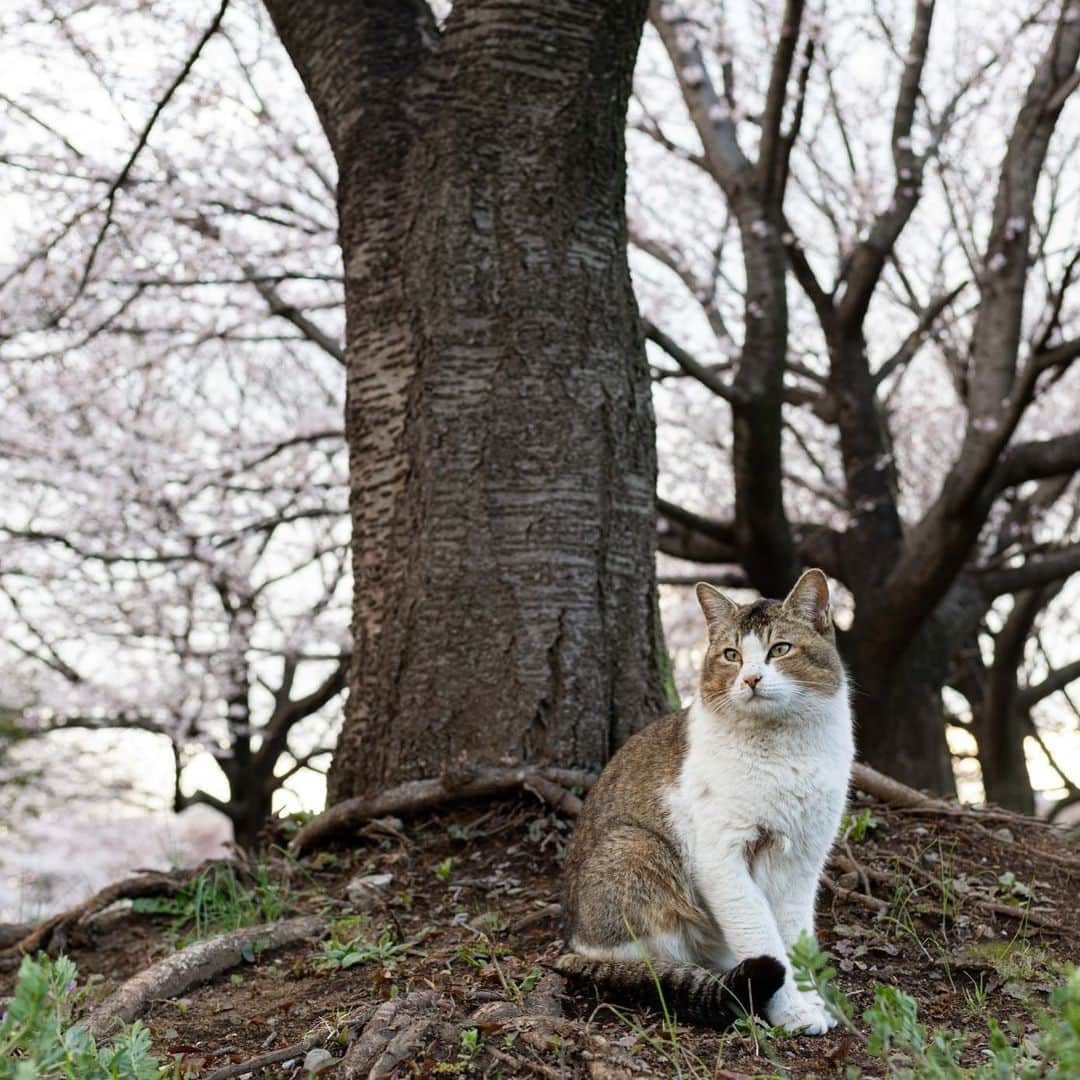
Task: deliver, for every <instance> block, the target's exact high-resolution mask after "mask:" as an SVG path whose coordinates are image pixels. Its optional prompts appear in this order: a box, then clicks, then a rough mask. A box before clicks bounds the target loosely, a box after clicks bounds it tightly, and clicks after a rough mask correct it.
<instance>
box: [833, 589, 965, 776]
mask: <svg viewBox="0 0 1080 1080" xmlns="http://www.w3.org/2000/svg"><path fill="white" fill-rule="evenodd" d="M860 603H861V606H860ZM985 610H986V598H985V597H984V596H983V594H982V592H981V591H980V589H979V586H978V584H977V582H976V581H975V580H974V579H973V578H971V577H970V576H967V575H965V576H961V577H960V578H958V579H957V580H956V581H955V582H954V583H953V586H952V588H951V589H949V591H948V592H947V593H946V594H945V596H944V598H943V599H942V600H941V601H940V602H939V604H938V606H937V608H936V609H935V610H934V612H933V614H932V615H931V617H930V618H929V619H927V620H925V621H924V622H923V624H922V625H921V627H920V628H919V630H918V631H917V632H916V634H915V636H914V638H912V640H911V641H910V642H909V643H908V645H907V648H906V649H904V651H903V652H901V653H900V654H899V655H898V656H897V655H895V654H893V653H892V652H891V651H890V650H888V649H881V648H879V647H878V645H879V642H880V640H881V626H880V622H879V619H878V617H877V612H876V609H875V607H874V604H873V599H872V594H871V596H870V597H869V598H868V599H866V600H863V601H861V602H860V601H858V600H857V602H856V610H855V625H854V626H853V627H852V630H851V632H850V634H849V635H848V636H847V638H846V640H845V641H844V642H843V643H842V647H843V651H844V652H845V656H846V659H847V661H848V664H849V667H850V670H851V674H852V680H853V683H854V694H853V697H852V702H853V705H854V707H855V716H856V743H857V746H858V752H859V755H860V757H862V759H863V760H864V761H866V762H868V763H869V764H871V765H873V766H874V767H875V768H876V769H880V770H881V771H882V772H884V773H886V774H887V775H889V776H894V777H896V778H897V779H898V780H902V781H903V782H904V783H906V784H910V785H912V786H913V787H917V788H925V789H926V790H929V791H932V792H934V793H935V794H937V795H953V794H955V793H956V780H955V777H954V776H953V770H952V755H951V754H950V753H949V746H948V743H947V741H946V738H945V717H944V712H943V709H944V706H943V704H942V697H941V693H942V690H943V688H944V687H945V686H946V684H947V683H948V681H949V676H950V673H951V663H952V661H953V658H954V656H955V653H956V647H957V642H967V641H969V640H973V639H974V635H975V633H976V630H977V628H978V626H979V620H980V619H981V617H982V615H983V613H984V612H985Z"/></svg>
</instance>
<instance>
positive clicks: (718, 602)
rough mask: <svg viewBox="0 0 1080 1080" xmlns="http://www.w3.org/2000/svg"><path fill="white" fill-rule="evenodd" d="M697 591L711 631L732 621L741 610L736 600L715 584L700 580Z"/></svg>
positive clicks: (696, 587)
mask: <svg viewBox="0 0 1080 1080" xmlns="http://www.w3.org/2000/svg"><path fill="white" fill-rule="evenodd" d="M694 591H695V592H696V593H697V599H698V603H699V604H700V605H701V610H702V611H703V612H704V613H705V622H706V623H707V624H708V626H709V632H710V633H712V630H713V628H714V627H716V626H720V625H722V624H727V623H730V622H731V620H732V619H733V618H734V617H735V612H736V611H738V610H739V605H738V604H736V603H735V601H734V600H729V599H728V598H727V597H726V596H725V595H724V594H723V593H722V592H721V591H720V590H719V589H717V588H716V587H715V586H713V585H707V584H706V583H705V582H704V581H699V582H698V583H697V585H696V586H695V588H694Z"/></svg>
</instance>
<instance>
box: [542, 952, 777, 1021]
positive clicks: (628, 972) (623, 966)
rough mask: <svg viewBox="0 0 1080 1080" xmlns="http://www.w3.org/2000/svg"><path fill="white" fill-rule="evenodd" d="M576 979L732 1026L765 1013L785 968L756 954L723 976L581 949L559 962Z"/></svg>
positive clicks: (682, 1016)
mask: <svg viewBox="0 0 1080 1080" xmlns="http://www.w3.org/2000/svg"><path fill="white" fill-rule="evenodd" d="M555 966H556V967H557V968H558V969H559V971H561V972H562V973H563V974H564V975H566V976H568V977H569V978H571V979H574V980H581V981H585V980H589V981H592V982H594V983H596V984H597V985H598V986H600V987H602V988H603V989H605V990H609V991H612V992H613V993H614V994H615V995H617V996H619V997H622V998H627V999H630V1000H633V1001H635V1002H640V1003H641V1004H644V1005H651V1006H654V1007H655V1006H656V1005H658V1004H659V1000H658V999H659V996H660V995H663V1003H664V1005H665V1006H666V1007H667V1009H668V1010H669V1011H670V1012H672V1013H674V1014H675V1015H676V1016H678V1018H679V1019H680V1020H683V1021H689V1022H691V1023H698V1024H709V1025H711V1026H712V1027H715V1028H726V1027H730V1026H731V1025H732V1024H733V1023H735V1021H736V1020H738V1019H739V1017H740V1016H743V1015H745V1014H746V1013H749V1012H761V1010H762V1009H763V1008H764V1007H765V1005H766V1004H767V1003H768V1001H769V999H770V998H771V997H772V996H773V994H775V993H776V991H777V990H779V989H780V987H781V985H782V984H783V982H784V966H783V964H781V963H780V961H779V960H775V959H773V957H771V956H755V957H753V958H752V959H750V960H744V961H743V962H742V963H741V964H739V965H738V967H735V968H732V969H731V971H726V972H724V973H723V974H722V975H718V974H716V973H715V972H712V971H707V970H705V968H700V967H695V966H694V965H693V964H672V963H668V962H665V961H658V960H654V961H650V962H649V963H648V964H646V963H645V962H644V961H643V960H590V959H588V958H587V957H584V956H579V955H578V954H577V953H567V954H566V955H565V956H560V957H559V959H558V961H557V962H556V965H555Z"/></svg>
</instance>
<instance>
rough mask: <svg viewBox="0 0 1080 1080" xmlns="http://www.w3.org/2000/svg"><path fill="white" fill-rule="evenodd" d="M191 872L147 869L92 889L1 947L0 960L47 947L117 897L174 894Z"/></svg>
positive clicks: (130, 897)
mask: <svg viewBox="0 0 1080 1080" xmlns="http://www.w3.org/2000/svg"><path fill="white" fill-rule="evenodd" d="M192 873H193V872H185V873H182V874H162V873H148V874H138V875H136V876H135V877H129V878H125V879H124V880H123V881H114V882H113V883H112V884H111V885H106V886H105V888H104V889H102V890H101V891H100V892H97V893H94V895H93V896H91V897H90V898H89V899H87V900H84V901H83V902H82V903H81V904H76V905H75V907H73V908H68V910H67V911H61V912H60V913H59V914H58V915H53V916H52V917H51V918H49V919H46V920H45V921H44V922H43V923H39V924H38V925H37V926H35V927H34V928H33V929H32V930H30V932H29V933H26V934H24V936H23V937H21V938H20V939H19V940H17V941H16V942H15V943H14V944H9V945H8V946H7V948H5V949H3V950H0V961H4V960H9V959H17V958H18V957H19V956H21V955H23V954H24V953H32V952H37V951H38V950H39V949H45V950H48V949H49V948H50V947H51V946H52V945H53V944H54V939H56V938H61V937H63V936H64V933H65V931H66V929H67V927H69V926H70V925H71V924H72V923H85V922H86V921H87V920H88V919H89V918H90V917H91V916H92V915H96V914H97V913H98V912H99V911H102V910H104V909H105V908H107V907H108V906H109V905H110V904H114V903H115V902H116V901H117V900H135V899H138V898H139V897H144V896H175V895H176V893H177V892H179V891H180V889H182V888H183V886H184V884H185V883H186V882H187V881H188V880H190V878H191V874H192Z"/></svg>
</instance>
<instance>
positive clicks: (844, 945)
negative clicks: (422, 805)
mask: <svg viewBox="0 0 1080 1080" xmlns="http://www.w3.org/2000/svg"><path fill="white" fill-rule="evenodd" d="M866 811H869V815H872V821H871V820H869V815H867V814H866V813H865V812H866ZM860 815H862V822H863V826H864V828H862V829H858V828H857V829H856V830H855V831H854V832H853V833H852V834H851V836H850V837H849V839H848V840H847V841H846V842H845V843H844V844H842V845H841V846H840V847H839V848H838V849H837V856H836V859H835V860H834V862H833V864H832V866H831V867H830V870H829V880H830V885H829V887H826V888H823V889H822V893H821V897H820V904H819V911H820V914H819V924H818V926H819V940H820V943H821V945H822V948H823V949H824V950H826V951H827V952H828V953H829V954H830V956H831V957H832V959H833V962H834V963H835V964H836V965H837V967H838V983H839V985H840V987H841V988H842V989H843V990H844V991H845V992H846V993H847V994H848V995H850V997H851V999H852V1000H853V1002H854V1003H855V1005H856V1016H857V1017H858V1016H861V1013H862V1011H863V1010H864V1009H865V1008H866V1007H867V1006H868V1005H869V1004H870V1002H871V1000H872V996H873V986H874V984H875V982H882V983H893V984H895V985H897V986H898V987H900V988H901V989H903V990H906V991H907V992H908V993H910V994H912V995H913V996H914V997H915V998H916V999H917V1001H918V1005H919V1016H920V1020H921V1021H922V1022H924V1023H926V1024H927V1025H928V1026H929V1027H930V1028H931V1029H936V1028H940V1027H947V1028H952V1029H956V1030H960V1031H963V1032H965V1033H967V1050H966V1054H967V1055H968V1057H969V1059H970V1063H972V1064H973V1063H975V1062H977V1061H978V1060H979V1059H980V1054H981V1051H982V1050H983V1048H984V1047H985V1044H986V1021H987V1020H988V1019H989V1018H991V1017H994V1018H996V1019H998V1020H999V1021H1001V1022H1002V1023H1003V1024H1004V1025H1006V1026H1009V1025H1012V1026H1013V1028H1014V1030H1015V1031H1017V1032H1021V1031H1023V1032H1030V1031H1034V1030H1035V1026H1036V1019H1037V1017H1038V1015H1039V1011H1040V1009H1041V1008H1042V1007H1043V1006H1044V1005H1045V1002H1046V997H1047V993H1048V991H1049V990H1050V989H1051V987H1052V986H1054V985H1056V984H1058V983H1059V982H1060V981H1061V976H1062V973H1063V971H1065V970H1066V968H1067V967H1068V966H1070V965H1074V964H1076V963H1078V962H1080V904H1078V901H1077V897H1078V896H1080V855H1078V852H1077V846H1076V845H1074V844H1070V843H1069V842H1068V841H1066V839H1065V838H1064V836H1063V835H1062V834H1061V833H1059V832H1056V831H1053V830H1051V829H1049V828H1048V827H1046V826H1042V825H1038V824H1035V823H1028V822H1025V821H1023V819H1014V820H1012V821H1009V822H1007V823H1002V821H1000V820H990V821H986V822H983V821H981V820H979V819H974V818H972V817H971V816H970V815H966V816H963V817H942V816H938V815H929V814H925V813H916V812H910V811H908V812H904V811H898V810H894V809H889V808H886V807H884V806H882V805H880V804H877V803H874V802H872V801H870V800H865V799H863V800H859V799H856V800H855V802H854V803H853V806H852V816H853V817H854V818H856V819H858V818H859V816H860ZM571 830H572V824H571V823H570V822H568V821H566V820H563V819H562V818H560V817H559V816H558V815H556V814H554V813H552V812H550V810H549V809H548V808H547V807H546V806H545V805H543V804H541V803H539V802H538V801H537V800H536V799H535V798H534V797H532V796H531V795H528V794H522V795H520V796H514V797H507V798H503V799H500V800H494V801H490V800H489V801H486V802H479V803H471V804H464V805H459V806H455V807H452V808H449V809H447V810H445V811H444V812H440V813H431V814H427V815H425V816H423V817H422V818H419V819H413V820H408V821H406V822H404V823H402V822H399V821H397V820H396V819H387V820H385V821H384V822H382V823H373V824H370V825H368V826H367V827H366V828H364V829H363V830H361V832H360V834H359V835H355V836H354V837H352V838H351V839H350V840H349V841H348V842H345V843H338V844H337V845H336V846H335V847H333V848H331V849H328V850H323V851H320V852H317V853H315V854H313V855H311V856H309V857H307V858H305V859H304V860H302V861H295V860H290V859H285V858H282V857H281V856H280V855H276V856H275V855H270V856H268V858H267V861H266V863H265V868H266V870H267V871H268V873H269V875H270V878H271V879H272V880H273V881H274V882H275V883H276V884H277V885H278V886H279V887H280V889H281V891H282V893H283V895H284V897H285V900H286V903H287V908H288V913H289V914H298V913H304V914H309V913H317V914H322V915H324V916H325V917H326V918H327V919H328V920H329V925H330V937H329V939H326V940H324V941H323V942H322V943H318V942H312V943H310V944H304V945H301V946H298V947H294V948H291V949H289V950H286V951H284V952H281V953H278V954H276V955H273V956H265V955H264V956H259V957H256V958H255V961H254V962H252V963H246V964H244V965H243V966H242V967H241V968H238V969H234V970H232V971H231V972H227V973H225V974H223V975H221V976H219V977H218V978H216V979H215V980H213V981H212V982H210V983H208V984H206V985H203V986H200V987H197V988H195V989H193V990H191V991H190V992H188V993H187V994H186V995H184V996H183V997H181V998H179V999H173V1000H162V1001H158V1002H156V1003H154V1004H153V1006H152V1008H151V1009H150V1011H149V1012H148V1014H147V1015H146V1016H145V1022H146V1023H147V1024H148V1026H149V1028H150V1029H151V1031H152V1033H153V1038H154V1044H155V1049H156V1050H157V1051H158V1052H159V1053H160V1054H170V1055H174V1056H176V1057H177V1058H178V1060H179V1062H180V1065H181V1067H182V1069H184V1070H187V1071H188V1074H189V1075H190V1076H192V1077H204V1078H207V1077H210V1076H211V1075H212V1074H213V1073H215V1071H218V1070H221V1069H225V1068H227V1067H228V1066H230V1065H236V1066H237V1069H236V1070H235V1071H234V1073H233V1074H234V1075H245V1074H246V1075H253V1076H255V1077H275V1078H281V1077H300V1076H304V1075H306V1073H305V1070H304V1067H303V1059H304V1054H303V1053H302V1052H301V1053H298V1054H297V1055H296V1056H294V1057H292V1058H291V1059H289V1060H287V1061H285V1062H278V1063H275V1064H274V1065H272V1066H269V1067H267V1068H265V1069H259V1070H256V1071H255V1072H251V1071H250V1070H245V1069H243V1068H240V1067H239V1066H240V1063H243V1062H246V1061H248V1060H249V1059H251V1058H253V1057H255V1056H256V1055H261V1054H266V1053H268V1052H271V1051H273V1050H276V1049H278V1048H281V1047H287V1046H289V1045H290V1044H293V1043H296V1042H298V1041H299V1040H301V1039H302V1038H303V1037H304V1035H305V1033H308V1032H312V1031H313V1030H315V1031H319V1030H322V1031H329V1030H331V1028H332V1027H333V1025H335V1024H337V1023H338V1022H339V1021H340V1019H341V1018H342V1016H343V1015H344V1014H346V1013H348V1012H350V1011H353V1010H359V1011H360V1013H361V1014H362V1015H363V1016H365V1017H366V1016H367V1015H368V1014H369V1013H370V1011H371V1010H372V1009H373V1008H374V1007H375V1006H377V1005H378V1004H379V1003H381V1002H385V1001H388V1000H390V999H391V998H400V997H401V996H402V995H406V994H408V993H409V992H410V991H417V990H431V991H436V992H437V995H438V997H437V999H434V1000H436V1001H437V1004H436V1005H435V1006H433V1008H434V1009H435V1014H436V1015H435V1018H436V1020H438V1023H435V1024H434V1025H428V1027H427V1028H424V1026H423V1025H419V1027H417V1028H416V1029H415V1030H414V1038H413V1045H405V1046H404V1051H403V1055H402V1057H401V1060H400V1063H399V1064H397V1066H396V1068H395V1069H394V1070H393V1075H397V1076H437V1075H463V1076H493V1077H495V1076H503V1077H511V1076H518V1075H522V1076H527V1075H536V1076H548V1077H556V1076H558V1077H562V1076H565V1077H578V1076H592V1077H611V1076H631V1075H639V1076H669V1075H683V1076H719V1077H729V1078H730V1077H733V1076H739V1075H749V1076H791V1077H811V1076H819V1077H831V1076H843V1075H844V1073H845V1069H846V1068H847V1067H848V1066H859V1067H861V1068H863V1069H864V1070H865V1075H870V1076H875V1075H882V1074H881V1072H880V1071H879V1070H880V1065H877V1066H875V1064H874V1062H872V1061H871V1060H870V1059H869V1058H868V1057H867V1055H866V1053H865V1051H864V1049H863V1046H862V1042H861V1040H860V1039H859V1038H858V1037H856V1036H853V1035H851V1034H842V1033H837V1032H834V1033H831V1034H830V1035H827V1036H823V1037H818V1038H810V1037H775V1038H774V1037H770V1036H769V1035H768V1034H767V1033H765V1032H763V1031H752V1032H749V1033H746V1032H729V1033H716V1032H712V1031H708V1030H702V1029H696V1028H691V1027H687V1026H682V1025H676V1026H665V1025H664V1023H663V1018H662V1016H661V1014H659V1013H658V1012H656V1011H650V1010H641V1009H630V1008H620V1009H617V1010H616V1009H614V1008H612V1007H610V1005H606V1004H604V1003H603V1001H602V1000H601V998H600V997H599V996H598V994H597V992H596V991H595V990H594V989H592V988H588V987H585V988H582V987H573V986H566V985H565V984H563V983H562V980H561V979H560V978H559V977H558V976H557V975H555V974H553V973H552V972H551V968H550V965H551V963H552V961H554V960H555V958H556V957H557V956H558V955H559V953H560V949H561V941H560V939H559V923H558V913H557V907H556V906H555V905H556V901H557V898H558V876H559V866H560V857H561V856H562V854H563V853H564V851H565V846H566V843H567V840H568V837H569V835H570V832H571ZM860 833H863V834H864V835H861V836H860V835H859V834H860ZM279 839H281V840H284V836H282V837H280V838H279ZM372 874H383V875H385V874H389V875H392V879H391V880H390V881H389V883H388V884H386V885H385V886H383V887H382V888H381V889H379V890H378V891H377V892H376V893H374V894H370V893H369V894H368V895H374V900H373V901H370V900H364V899H361V900H359V901H356V900H355V899H354V900H350V898H349V893H348V891H347V886H348V885H349V883H350V881H352V880H353V879H355V878H356V877H357V876H363V875H372ZM353 895H354V898H355V896H356V890H355V888H354V890H353ZM987 904H997V905H999V906H1000V908H1001V910H1000V911H994V910H991V909H989V908H988V907H987ZM365 906H370V910H369V911H367V912H366V913H363V914H358V912H357V908H358V907H360V908H363V907H365ZM1025 911H1027V912H1028V913H1029V914H1027V915H1025ZM1036 920H1039V921H1042V922H1046V923H1052V924H1054V925H1052V926H1050V925H1047V926H1036V925H1034V923H1035V921H1036ZM172 922H173V920H172V919H171V918H170V917H169V916H166V915H161V914H156V915H154V914H145V913H136V912H133V911H131V910H130V909H128V910H121V911H113V912H111V913H108V914H106V915H104V916H101V917H98V918H97V919H96V920H94V921H93V922H92V923H91V924H90V926H89V927H87V928H84V929H81V930H80V931H79V932H78V933H77V934H75V933H73V934H72V935H71V937H70V940H69V942H68V951H69V954H70V955H71V956H72V957H73V958H74V959H75V961H76V962H77V964H78V966H79V971H80V979H86V978H87V977H89V976H99V977H100V985H99V988H98V993H99V995H103V994H104V993H105V992H107V991H109V990H111V989H112V988H114V987H115V986H116V985H118V984H119V983H120V982H121V981H122V980H123V979H125V978H127V977H128V976H130V975H132V974H134V973H135V972H137V971H139V970H141V969H142V968H144V967H146V966H147V965H148V964H149V963H152V962H153V961H154V960H156V959H159V958H160V957H162V956H164V955H166V954H167V953H169V952H170V951H172V950H173V949H174V948H175V945H176V931H175V930H174V929H171V927H172ZM350 940H351V941H352V942H353V944H352V945H351V946H349V945H347V942H349V941H350ZM357 943H359V944H357ZM365 946H366V948H365ZM350 954H351V955H350ZM346 958H348V959H347V963H348V965H349V966H345V967H343V966H341V962H342V961H343V960H345V959H346ZM11 978H12V976H11V973H10V972H5V973H2V974H0V994H3V993H7V992H9V988H10V983H11ZM538 1000H539V1001H540V1004H541V1005H543V1007H544V1009H545V1010H546V1013H547V1015H549V1016H550V1015H551V1014H552V1012H553V1011H554V1012H557V1013H560V1014H561V1016H560V1017H559V1018H558V1019H556V1020H553V1021H550V1022H546V1023H540V1024H539V1025H537V1024H534V1023H532V1021H531V1020H530V1019H529V1016H530V1015H531V1013H532V1012H534V1011H536V1010H537V1009H538V1007H539V1006H538V1005H537V1002H538ZM553 1002H554V1004H553ZM523 1016H524V1018H522V1017H523ZM470 1018H471V1023H467V1021H470ZM463 1025H464V1026H463ZM417 1032H419V1034H417ZM463 1032H465V1034H462V1033H463ZM448 1033H449V1034H448ZM406 1042H407V1040H406ZM328 1049H329V1051H330V1053H332V1054H333V1055H334V1056H335V1059H336V1060H335V1062H333V1063H327V1064H326V1067H325V1069H324V1071H322V1072H320V1073H319V1075H321V1076H325V1077H335V1076H342V1075H345V1073H344V1070H343V1069H342V1068H341V1067H340V1065H339V1059H340V1057H341V1055H342V1053H343V1052H344V1048H343V1047H342V1046H341V1045H339V1044H337V1043H335V1042H331V1043H329V1044H328ZM875 1070H878V1071H875Z"/></svg>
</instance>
